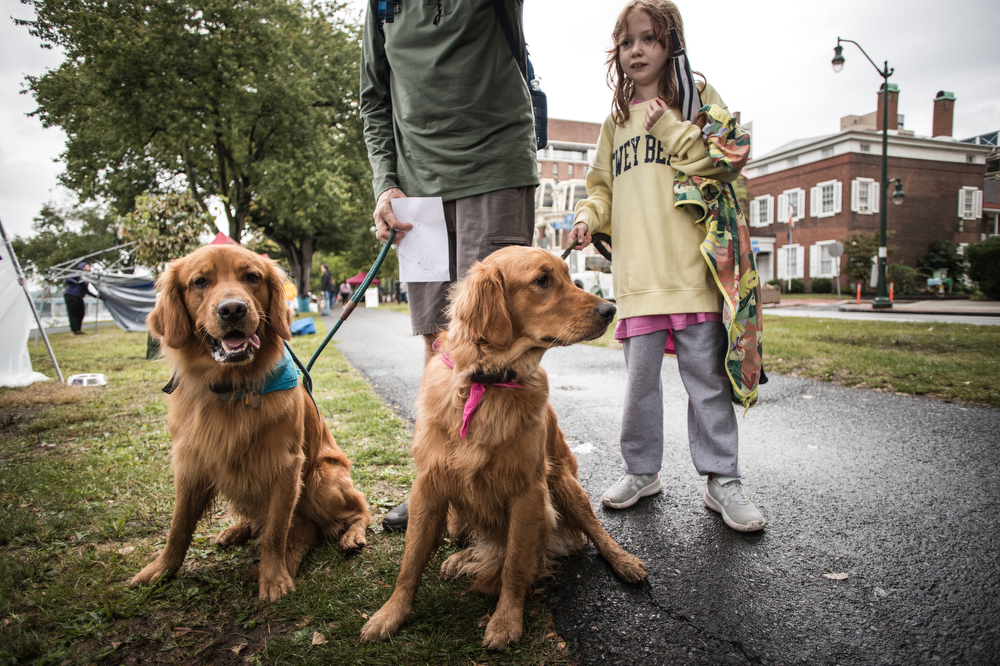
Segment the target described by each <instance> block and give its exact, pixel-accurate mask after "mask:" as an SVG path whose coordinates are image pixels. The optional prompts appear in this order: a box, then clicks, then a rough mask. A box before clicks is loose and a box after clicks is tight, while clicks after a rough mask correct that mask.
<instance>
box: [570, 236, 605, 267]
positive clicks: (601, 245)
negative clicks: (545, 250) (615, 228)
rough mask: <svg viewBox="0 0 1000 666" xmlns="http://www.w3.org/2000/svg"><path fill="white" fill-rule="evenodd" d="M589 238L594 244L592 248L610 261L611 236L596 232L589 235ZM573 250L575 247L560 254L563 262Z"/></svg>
mask: <svg viewBox="0 0 1000 666" xmlns="http://www.w3.org/2000/svg"><path fill="white" fill-rule="evenodd" d="M590 238H591V240H592V241H593V242H594V247H595V248H597V251H598V252H600V253H601V256H602V257H604V258H605V259H607V260H608V261H611V236H609V235H607V234H602V233H600V232H597V233H596V234H593V235H591V237H590ZM575 249H576V245H573V246H572V247H568V248H566V250H565V251H564V252H563V253H562V258H563V260H564V261H565V260H566V257H568V256H569V253H570V252H572V251H573V250H575Z"/></svg>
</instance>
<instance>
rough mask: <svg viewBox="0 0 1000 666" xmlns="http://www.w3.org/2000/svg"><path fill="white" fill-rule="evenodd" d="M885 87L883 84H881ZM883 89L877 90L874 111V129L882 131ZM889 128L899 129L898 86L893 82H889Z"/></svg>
mask: <svg viewBox="0 0 1000 666" xmlns="http://www.w3.org/2000/svg"><path fill="white" fill-rule="evenodd" d="M882 87H883V88H884V87H885V84H883V86H882ZM883 97H885V95H884V94H883V91H882V90H881V89H879V91H878V109H877V110H876V111H875V131H877V132H881V131H882V114H883V111H882V104H883V103H884V100H883ZM889 129H891V130H894V129H899V86H897V85H896V84H895V83H890V84H889Z"/></svg>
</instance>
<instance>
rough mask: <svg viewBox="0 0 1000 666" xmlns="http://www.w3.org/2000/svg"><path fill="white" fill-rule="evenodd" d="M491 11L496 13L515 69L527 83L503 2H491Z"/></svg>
mask: <svg viewBox="0 0 1000 666" xmlns="http://www.w3.org/2000/svg"><path fill="white" fill-rule="evenodd" d="M493 10H494V11H495V12H496V13H497V20H498V21H499V22H500V29H501V30H503V36H504V37H506V38H507V46H509V47H510V53H511V55H513V56H514V62H516V63H517V68H518V69H519V70H521V74H522V75H524V78H525V80H526V81H529V80H530V78H529V77H528V73H527V72H526V71H524V66H523V65H522V64H521V57H520V49H518V48H517V42H516V41H515V40H514V31H513V30H511V27H510V21H509V20H507V10H506V9H504V6H503V0H493ZM526 59H527V58H526ZM529 67H530V65H529Z"/></svg>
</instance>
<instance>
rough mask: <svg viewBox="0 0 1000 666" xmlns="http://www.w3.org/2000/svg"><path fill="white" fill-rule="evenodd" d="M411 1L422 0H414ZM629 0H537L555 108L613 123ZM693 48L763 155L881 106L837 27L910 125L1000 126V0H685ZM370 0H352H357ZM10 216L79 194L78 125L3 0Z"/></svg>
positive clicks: (2, 141) (535, 43)
mask: <svg viewBox="0 0 1000 666" xmlns="http://www.w3.org/2000/svg"><path fill="white" fill-rule="evenodd" d="M402 1H403V2H404V3H405V2H408V1H410V0H402ZM622 4H624V3H623V2H620V1H619V0H576V2H560V1H558V0H525V3H524V17H525V36H526V38H527V41H528V47H529V50H530V51H531V59H532V62H533V64H534V66H535V70H536V72H537V73H538V74H539V75H540V76H541V79H542V88H543V89H544V90H545V92H546V93H547V95H548V101H549V116H550V117H552V118H565V119H570V120H587V121H592V122H603V120H604V118H605V117H606V116H607V114H608V112H609V110H610V91H609V90H608V89H607V86H606V84H605V68H604V59H605V55H604V51H605V49H606V48H607V47H608V44H609V43H610V39H611V29H612V27H613V24H614V20H615V18H616V16H617V14H618V10H619V9H620V8H621V6H622ZM678 4H679V6H680V9H681V13H682V15H683V17H684V23H685V35H686V39H687V44H688V53H689V56H690V58H691V63H692V66H693V68H694V69H696V70H699V71H701V72H703V73H704V74H705V76H706V77H707V78H708V80H709V81H710V82H711V83H712V85H714V86H715V87H716V89H717V90H718V91H719V93H720V94H721V95H722V97H723V99H724V100H725V101H726V103H727V104H728V106H729V108H730V109H731V110H733V111H740V112H741V113H742V118H743V121H744V122H747V121H752V122H753V130H754V133H753V142H754V153H755V154H756V155H763V154H765V153H767V152H769V151H771V150H774V149H775V148H778V147H779V146H781V145H783V144H785V143H787V142H789V141H793V140H796V139H802V138H806V137H812V136H820V135H823V134H831V133H834V132H836V131H838V130H839V127H840V124H839V119H840V117H841V116H845V115H849V114H856V115H862V114H865V113H869V112H871V111H874V110H875V105H876V93H877V91H878V88H879V85H881V82H882V79H881V77H880V76H879V75H878V73H877V72H876V71H875V68H874V67H872V66H871V64H870V63H869V62H868V61H867V60H866V59H865V57H864V55H863V54H862V53H861V51H859V50H858V48H857V47H856V46H854V45H853V44H846V45H845V48H844V57H845V58H846V60H847V62H846V64H845V65H844V69H843V71H842V72H840V73H839V74H834V72H833V69H832V68H831V66H830V60H831V58H832V57H833V47H834V46H836V43H837V37H838V36H839V37H843V38H845V39H853V40H855V41H857V42H859V43H860V44H861V45H862V46H864V48H865V50H866V51H867V52H868V54H869V55H870V56H871V58H872V60H874V61H875V62H876V63H878V64H879V66H880V67H881V65H882V63H883V61H885V60H888V61H889V66H890V67H893V68H895V73H894V74H893V76H892V78H891V79H890V82H891V83H895V84H896V85H898V86H899V88H900V96H899V112H900V113H902V114H904V115H905V117H906V121H905V127H906V129H910V130H913V131H914V132H916V133H917V134H918V135H927V136H929V135H930V132H931V112H932V109H933V99H934V96H935V95H936V93H937V91H939V90H947V91H949V92H953V93H954V94H955V96H956V98H957V101H956V103H955V131H954V135H955V137H956V138H959V139H962V138H967V137H969V136H974V135H977V134H984V133H986V132H992V131H996V130H998V129H1000V56H998V54H997V48H996V44H997V36H996V30H997V27H998V26H1000V2H997V1H996V0H957V1H955V2H949V3H945V4H943V5H942V4H941V3H940V2H933V3H932V2H928V1H927V0H916V1H914V0H910V1H907V2H898V1H897V2H887V1H885V0H865V1H860V0H842V1H840V2H806V1H804V0H758V1H756V2H746V1H745V0H741V1H740V2H736V1H731V0H714V1H713V2H686V1H684V0H680V2H678ZM363 5H364V1H363V0H351V1H350V6H351V7H360V6H363ZM0 7H2V8H3V12H2V15H0V127H2V130H0V219H2V220H3V224H4V227H5V229H6V230H7V234H8V236H13V235H14V234H18V235H22V236H23V235H27V234H29V233H30V229H31V221H32V218H33V217H34V216H36V215H37V214H38V211H39V210H40V208H41V206H42V204H44V203H45V202H47V201H52V200H54V201H57V202H63V203H67V202H72V200H73V198H72V195H71V194H70V193H66V192H64V191H63V192H60V190H59V188H58V186H57V183H56V178H57V176H58V174H59V173H60V172H61V171H62V166H61V165H60V163H59V162H58V161H56V160H58V157H59V154H60V152H61V151H62V149H63V143H64V140H65V137H64V136H63V134H62V133H61V132H60V130H58V129H43V128H42V127H41V123H39V122H38V120H37V119H35V118H28V117H27V116H26V115H25V114H26V113H28V112H30V111H31V110H33V109H34V108H35V106H34V103H33V100H32V98H31V97H30V96H28V95H20V94H18V93H19V92H20V90H21V89H22V87H23V80H24V75H25V74H33V75H38V74H42V73H44V72H45V71H46V70H47V69H49V68H53V67H55V66H57V65H58V64H59V62H60V57H59V54H58V53H56V52H53V51H47V50H44V49H41V48H40V47H39V45H38V42H37V40H35V39H34V38H33V37H31V36H30V35H28V33H27V30H25V29H24V28H20V27H17V26H14V25H13V22H12V21H11V19H10V17H11V16H13V17H18V18H30V17H31V10H30V8H28V7H27V6H25V5H22V4H20V2H19V1H18V0H0Z"/></svg>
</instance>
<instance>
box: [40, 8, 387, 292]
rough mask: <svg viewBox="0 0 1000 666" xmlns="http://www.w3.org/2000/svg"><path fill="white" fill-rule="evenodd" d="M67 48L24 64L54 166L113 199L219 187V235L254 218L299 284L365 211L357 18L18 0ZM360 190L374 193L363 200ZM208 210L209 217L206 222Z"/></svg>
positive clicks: (67, 178) (213, 193)
mask: <svg viewBox="0 0 1000 666" xmlns="http://www.w3.org/2000/svg"><path fill="white" fill-rule="evenodd" d="M22 2H25V3H26V4H29V5H31V6H33V7H34V9H35V12H36V18H35V20H34V21H22V22H21V23H22V24H23V25H26V26H27V27H28V29H29V31H30V32H31V34H33V35H35V36H37V37H39V38H40V39H41V40H42V42H43V45H49V46H59V47H61V48H62V49H63V50H64V51H65V52H66V56H67V58H66V61H65V62H64V63H63V64H62V65H61V66H60V67H59V68H58V69H55V70H52V71H50V72H48V73H46V74H45V75H43V76H41V77H29V78H28V83H29V88H30V90H31V92H32V94H33V95H34V97H35V99H36V101H37V102H38V105H39V107H38V110H37V111H36V112H35V113H36V114H37V115H38V116H39V117H40V118H41V120H42V122H43V124H44V125H45V126H59V127H61V128H62V129H63V130H64V131H65V132H66V134H67V136H68V137H69V139H68V141H67V146H66V151H65V153H64V154H63V158H64V159H65V161H66V164H67V167H66V171H65V173H64V174H63V175H62V176H61V180H62V182H63V183H64V184H65V185H67V186H68V187H70V188H71V189H74V190H76V191H77V192H79V193H80V194H81V196H82V197H83V198H85V199H89V198H103V199H105V200H107V201H109V202H110V203H111V204H112V206H113V208H114V210H115V211H116V212H118V213H119V214H122V215H124V214H126V213H128V212H130V211H131V210H132V208H133V206H134V202H135V199H136V197H137V196H139V195H140V194H142V193H144V192H148V193H150V194H151V195H158V194H164V193H168V192H172V191H177V190H182V189H183V190H187V192H188V193H189V195H190V197H191V198H192V199H193V200H194V201H196V202H197V203H198V206H199V207H200V208H201V209H202V210H203V211H205V212H207V211H208V199H209V198H211V197H216V198H217V199H218V200H219V201H221V202H222V204H223V208H224V211H225V216H226V219H227V222H228V231H229V235H230V236H231V237H232V238H234V239H236V240H237V241H241V240H242V237H243V233H244V231H245V230H246V229H247V227H248V225H249V226H251V227H256V226H259V227H261V228H262V229H263V231H264V232H265V234H266V235H267V237H268V238H270V239H272V240H273V241H274V242H275V243H277V244H278V245H279V246H281V247H282V250H283V251H284V252H285V254H286V255H287V257H288V259H289V261H290V263H291V264H292V266H293V268H295V269H296V270H295V273H296V281H297V283H298V287H299V289H300V290H303V289H304V288H305V287H307V281H306V280H307V277H308V272H309V267H310V263H311V255H312V252H313V251H314V250H315V248H316V247H318V246H324V247H330V248H332V247H337V246H338V245H339V244H340V243H343V242H345V241H347V240H348V239H350V238H351V237H352V235H353V230H352V226H353V225H355V224H363V225H364V227H365V228H366V229H367V227H368V226H369V224H368V222H367V220H366V219H365V218H366V217H367V216H368V214H367V212H366V213H364V214H361V209H362V208H364V207H365V206H364V205H363V204H362V202H363V201H364V200H363V199H362V198H361V193H362V192H365V195H366V197H365V198H366V199H368V200H370V193H367V192H366V191H365V190H366V189H367V188H366V187H364V186H363V183H364V182H365V181H367V179H368V178H367V173H368V165H367V160H366V159H365V157H364V156H365V153H364V152H363V146H362V144H363V142H361V141H360V136H361V130H360V121H359V120H358V109H357V99H356V98H357V93H356V88H357V78H358V69H357V62H358V60H359V53H360V46H359V34H360V33H359V31H360V29H359V28H358V27H357V26H354V25H351V24H348V23H346V22H345V21H344V20H342V19H340V18H338V17H337V16H336V15H335V13H336V11H337V8H332V9H331V6H328V5H326V4H324V2H322V0H315V1H312V0H306V1H305V3H302V2H297V1H296V0H246V1H245V2H239V3H231V2H228V1H225V0H205V1H203V2H200V3H196V4H194V5H192V4H189V3H179V2H174V1H173V0H148V1H142V2H140V1H139V0H115V1H114V2H105V1H104V0H22ZM367 204H368V205H370V201H367ZM213 226H214V225H213Z"/></svg>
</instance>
